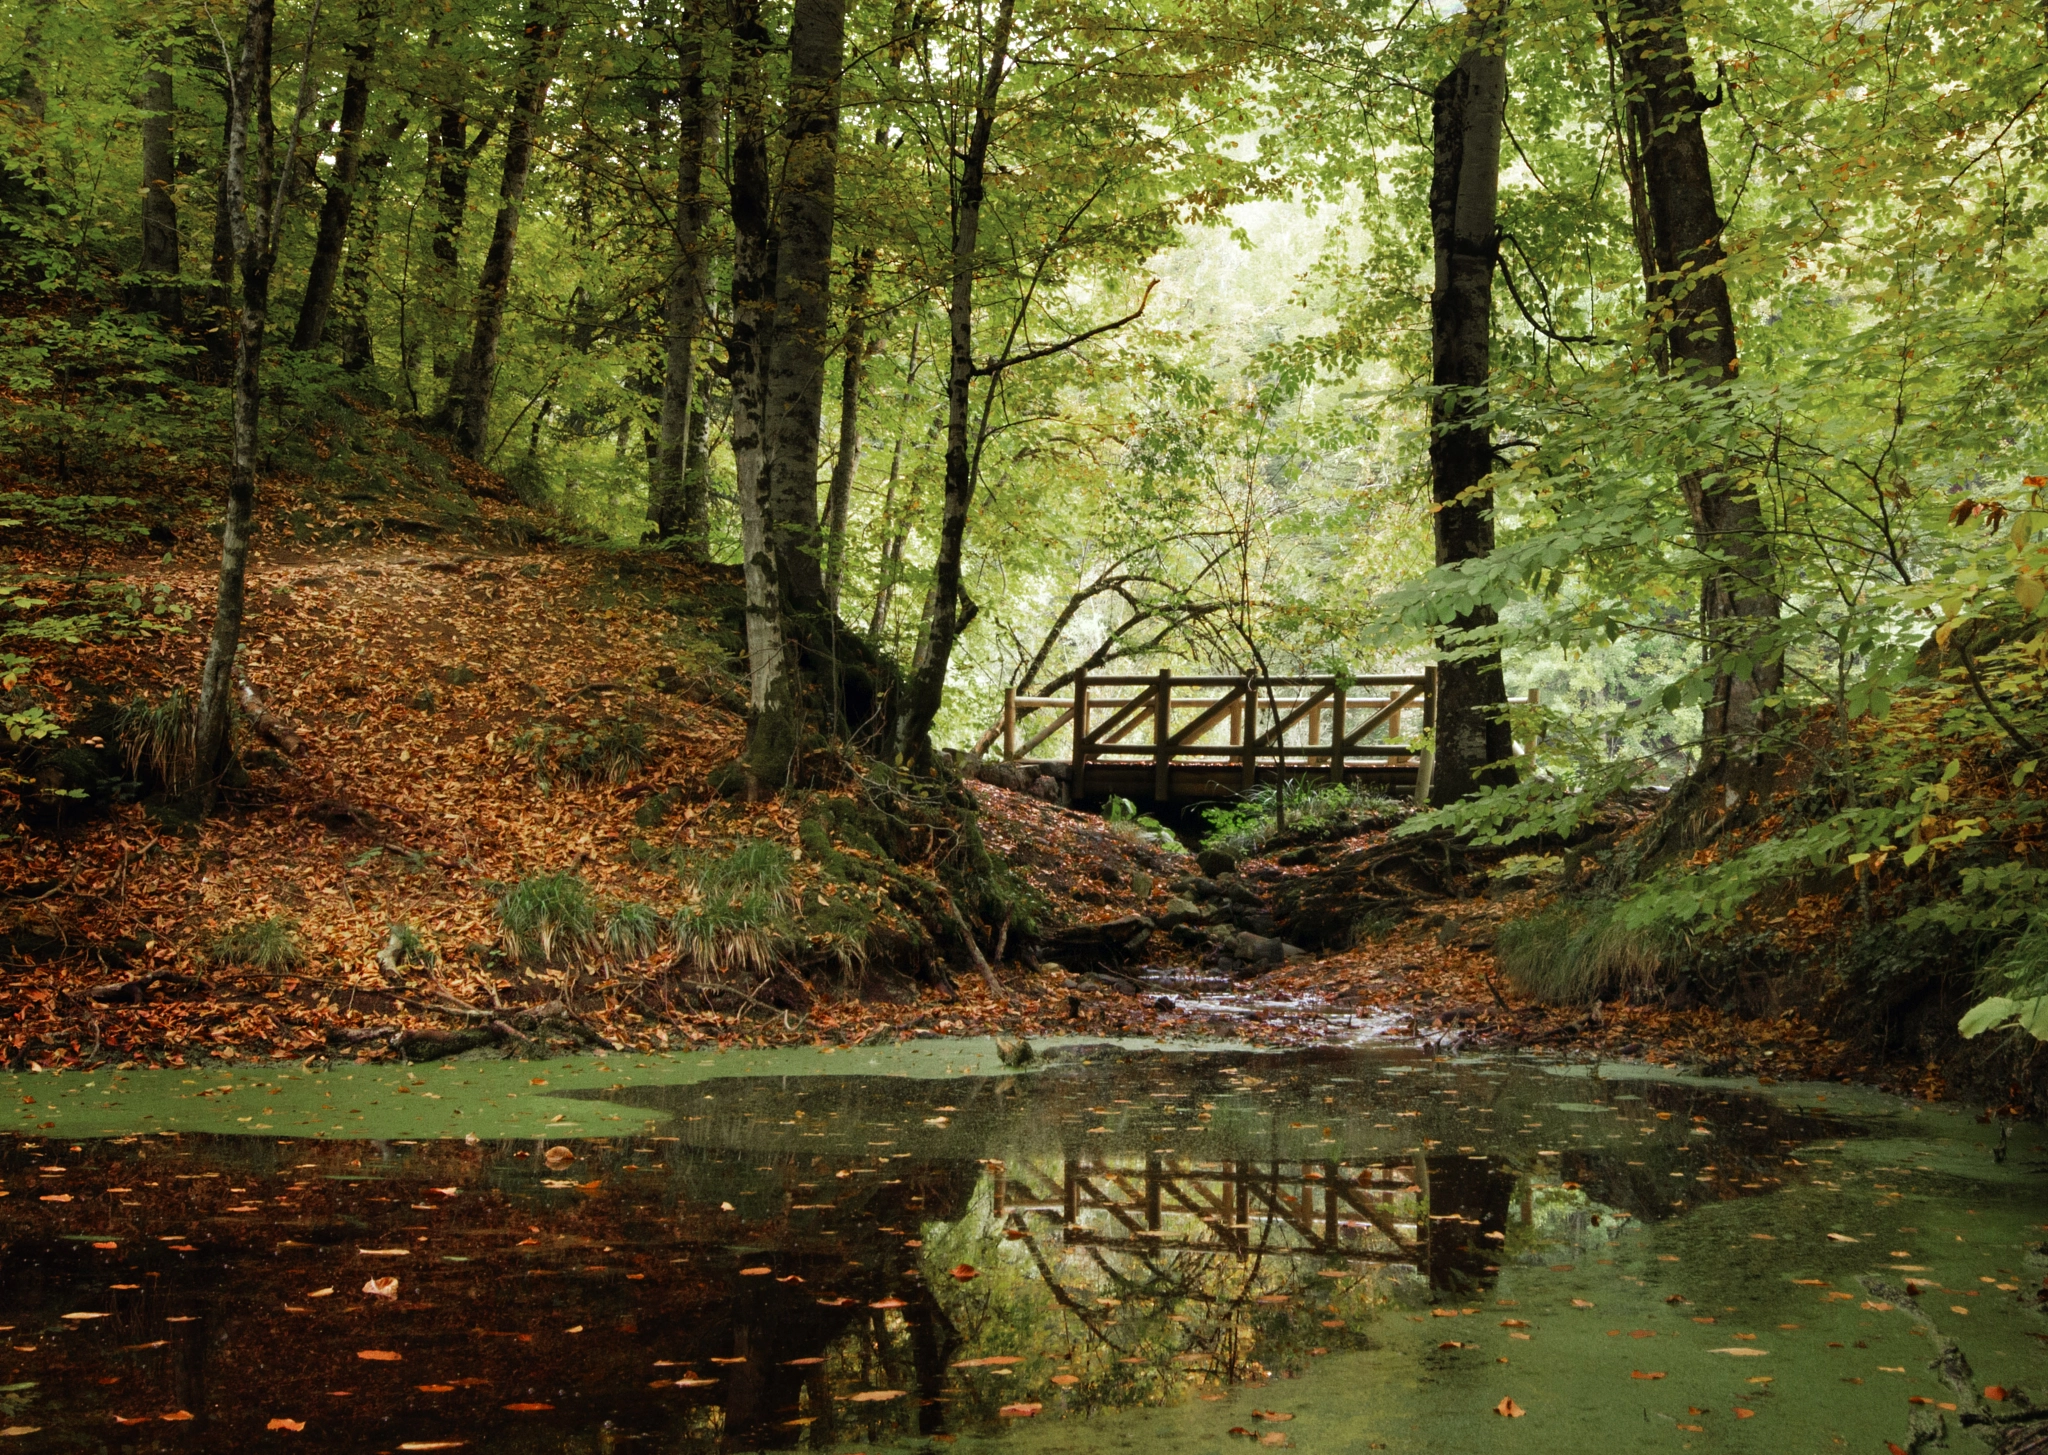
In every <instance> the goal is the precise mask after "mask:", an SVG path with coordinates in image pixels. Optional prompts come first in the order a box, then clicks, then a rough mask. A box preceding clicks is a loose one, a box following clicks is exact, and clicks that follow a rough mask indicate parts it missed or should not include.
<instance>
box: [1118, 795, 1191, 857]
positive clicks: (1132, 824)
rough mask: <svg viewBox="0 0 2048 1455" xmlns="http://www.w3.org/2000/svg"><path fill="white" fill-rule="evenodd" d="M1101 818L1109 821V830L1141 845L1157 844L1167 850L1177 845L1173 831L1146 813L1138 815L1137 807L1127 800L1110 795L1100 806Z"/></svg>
mask: <svg viewBox="0 0 2048 1455" xmlns="http://www.w3.org/2000/svg"><path fill="white" fill-rule="evenodd" d="M1102 814H1103V817H1104V818H1106V819H1108V820H1109V826H1110V830H1111V832H1113V833H1117V834H1121V835H1123V836H1125V837H1127V838H1130V839H1132V840H1134V841H1135V842H1137V843H1141V844H1159V845H1162V846H1164V847H1168V848H1177V847H1179V845H1178V844H1177V843H1176V841H1175V839H1174V837H1173V831H1172V830H1171V829H1169V828H1167V826H1166V825H1165V824H1163V823H1161V822H1160V821H1159V820H1158V819H1156V818H1154V817H1152V815H1150V814H1148V813H1139V812H1138V806H1137V805H1136V804H1135V803H1133V802H1131V801H1130V800H1129V799H1128V798H1117V797H1115V796H1114V795H1112V796H1111V797H1110V798H1109V799H1108V800H1107V801H1106V802H1105V803H1104V804H1103V805H1102Z"/></svg>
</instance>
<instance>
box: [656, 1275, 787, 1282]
mask: <svg viewBox="0 0 2048 1455" xmlns="http://www.w3.org/2000/svg"><path fill="white" fill-rule="evenodd" d="M626 1277H628V1278H639V1277H641V1275H640V1274H638V1273H628V1274H627V1275H626ZM775 1281H776V1282H777V1283H802V1282H803V1281H804V1276H803V1274H801V1273H782V1274H778V1275H776V1278H775Z"/></svg>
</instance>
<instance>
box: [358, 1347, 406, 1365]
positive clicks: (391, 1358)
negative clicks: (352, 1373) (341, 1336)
mask: <svg viewBox="0 0 2048 1455" xmlns="http://www.w3.org/2000/svg"><path fill="white" fill-rule="evenodd" d="M400 1357H401V1356H400V1355H399V1354H398V1353H397V1352H396V1351H394V1350H391V1349H358V1350H356V1358H358V1359H368V1360H371V1361H373V1362H375V1363H378V1364H396V1363H397V1362H398V1361H399V1359H400Z"/></svg>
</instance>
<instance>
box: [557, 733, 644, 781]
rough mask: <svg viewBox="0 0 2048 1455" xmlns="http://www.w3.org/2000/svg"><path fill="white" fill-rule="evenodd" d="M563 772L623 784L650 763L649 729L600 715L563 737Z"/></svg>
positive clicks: (582, 777) (587, 778)
mask: <svg viewBox="0 0 2048 1455" xmlns="http://www.w3.org/2000/svg"><path fill="white" fill-rule="evenodd" d="M562 749H563V751H562V771H563V772H565V773H567V774H568V775H569V776H570V777H572V778H580V779H582V780H583V781H584V782H586V783H624V782H625V781H626V780H627V779H628V778H631V777H632V776H633V775H634V774H635V773H638V772H639V771H640V770H641V769H642V768H643V767H645V766H646V765H647V728H646V726H645V725H644V724H642V723H637V722H629V721H627V720H626V719H624V718H616V717H614V718H600V719H599V720H598V721H596V722H594V723H592V724H591V725H590V726H589V727H588V728H586V729H585V730H584V731H582V732H578V733H570V734H569V735H568V736H567V737H565V738H564V739H563V740H562Z"/></svg>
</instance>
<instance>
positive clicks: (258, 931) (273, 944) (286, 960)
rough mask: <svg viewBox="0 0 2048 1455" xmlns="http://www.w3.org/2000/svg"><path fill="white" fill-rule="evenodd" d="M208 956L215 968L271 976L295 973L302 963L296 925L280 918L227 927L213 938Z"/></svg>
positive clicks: (302, 957) (303, 957)
mask: <svg viewBox="0 0 2048 1455" xmlns="http://www.w3.org/2000/svg"><path fill="white" fill-rule="evenodd" d="M209 955H210V957H211V959H212V960H213V962H214V963H215V964H216V965H239V966H244V967H246V968H248V969H251V970H268V971H273V972H275V971H283V970H293V969H296V968H298V967H299V966H300V965H302V964H304V963H305V960H306V951H305V947H304V945H303V944H301V943H300V939H299V922H298V921H297V920H295V919H289V918H286V917H284V916H281V915H273V916H271V917H269V918H266V919H245V920H240V921H238V922H236V923H235V924H231V925H229V926H228V927H227V928H226V929H224V930H222V931H221V932H220V934H219V935H217V936H215V937H214V941H213V944H212V945H211V946H210V947H209Z"/></svg>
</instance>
